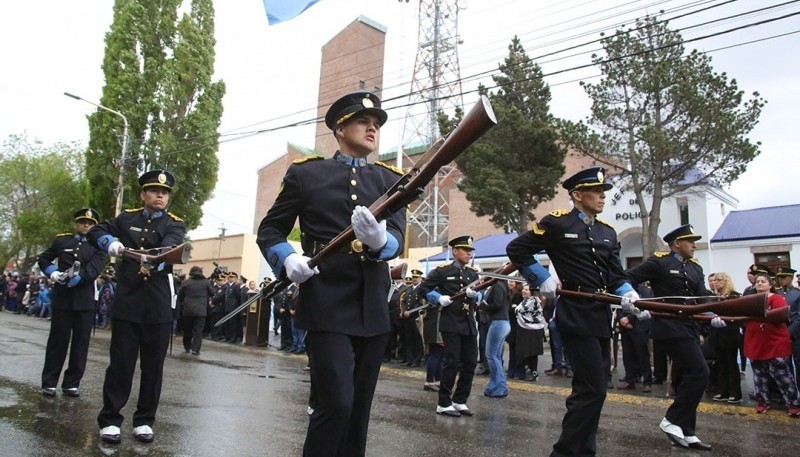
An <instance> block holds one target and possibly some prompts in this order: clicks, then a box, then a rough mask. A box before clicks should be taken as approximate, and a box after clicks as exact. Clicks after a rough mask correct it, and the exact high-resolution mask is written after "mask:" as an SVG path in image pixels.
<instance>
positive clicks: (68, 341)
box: [38, 208, 108, 397]
mask: <svg viewBox="0 0 800 457" xmlns="http://www.w3.org/2000/svg"><path fill="white" fill-rule="evenodd" d="M74 218H75V233H61V234H59V235H56V239H55V240H54V241H53V244H51V245H50V247H49V248H47V250H46V251H44V252H42V253H41V254H39V258H38V263H39V268H40V269H41V270H42V273H44V274H45V275H46V276H48V277H50V279H51V280H52V281H53V284H54V285H53V298H52V305H51V306H52V310H53V311H52V319H51V321H50V336H49V337H48V338H47V350H46V352H45V358H44V369H43V370H42V394H43V395H45V396H48V397H53V396H55V394H56V385H57V384H58V378H59V376H60V375H61V369H62V368H63V366H64V360H65V359H66V357H67V348H68V347H69V348H70V354H69V365H68V366H67V371H66V372H64V380H63V382H62V383H61V391H62V392H63V393H64V395H67V396H69V397H77V396H79V395H80V394H79V392H78V386H79V385H80V383H81V378H83V372H84V371H85V370H86V356H87V354H88V352H89V339H90V338H91V335H92V324H93V322H94V308H95V305H94V280H95V279H97V277H98V276H99V275H100V273H102V271H103V268H104V267H105V264H106V262H107V261H108V255H106V253H105V252H104V251H101V250H99V249H96V248H95V247H94V246H92V245H91V244H89V243H87V242H86V234H87V233H89V229H91V228H92V226H94V225H95V224H97V221H98V220H100V215H99V214H98V213H97V211H95V210H94V209H93V208H83V209H79V210H78V211H77V212H75V215H74ZM75 261H78V262H80V269H79V272H78V274H74V275H73V276H72V277H69V275H68V272H67V270H69V269H70V268H71V267H72V266H73V264H74V263H75Z"/></svg>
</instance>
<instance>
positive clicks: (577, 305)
mask: <svg viewBox="0 0 800 457" xmlns="http://www.w3.org/2000/svg"><path fill="white" fill-rule="evenodd" d="M563 187H564V188H565V189H566V190H567V191H568V192H569V195H570V197H571V198H572V202H573V204H574V208H573V209H572V210H571V211H569V210H556V211H553V212H551V213H550V214H549V215H547V216H545V217H543V218H542V220H541V222H538V223H535V224H533V230H530V231H528V232H525V233H524V234H522V235H520V236H519V237H517V238H516V239H514V240H513V241H511V243H509V245H508V247H507V248H506V252H507V254H508V258H509V259H510V260H511V262H513V263H514V265H516V266H517V269H518V270H519V272H520V273H521V274H522V276H523V277H524V278H525V279H527V281H528V283H529V284H530V286H531V288H539V290H540V292H541V293H542V295H544V296H545V298H547V299H548V301H552V300H554V299H555V293H556V289H557V282H556V279H555V278H554V277H553V276H551V275H550V273H549V272H548V271H547V269H545V268H544V267H543V266H542V265H541V264H540V263H539V262H538V261H537V260H536V258H535V257H534V255H535V254H537V253H539V252H540V251H542V250H545V251H546V252H547V255H548V256H549V257H550V260H551V261H552V262H553V266H554V267H555V269H556V271H557V272H558V277H559V278H560V280H561V283H562V288H563V289H566V290H574V291H581V292H589V293H594V292H604V291H611V292H614V293H616V294H617V295H623V296H624V297H625V298H626V299H627V298H638V297H639V295H638V294H637V293H636V291H635V290H634V289H633V287H632V286H631V285H630V283H629V282H628V280H627V278H626V277H625V273H624V271H623V270H622V265H621V263H620V260H619V243H618V242H617V233H616V232H615V231H614V228H613V227H611V226H610V225H609V224H608V223H606V222H604V221H602V220H600V219H599V218H598V217H597V215H598V214H600V213H601V212H602V211H603V207H604V206H605V191H606V190H608V189H610V188H611V187H612V186H611V184H609V183H607V182H605V169H603V168H601V167H594V168H588V169H585V170H581V171H579V172H578V173H576V174H574V175H572V176H571V177H569V178H568V179H567V180H565V181H564V184H563ZM556 324H557V327H558V330H559V332H560V333H561V334H562V338H563V341H564V348H565V350H566V353H567V356H568V359H569V360H570V361H571V362H572V367H573V372H574V375H573V377H572V394H570V396H569V397H568V398H567V413H566V414H565V415H564V420H563V421H562V427H561V436H560V438H559V440H558V442H557V443H556V444H555V445H554V446H553V452H552V453H551V455H553V456H560V455H594V454H595V453H596V447H597V443H596V435H597V425H598V421H599V420H600V413H601V411H602V409H603V403H604V402H605V398H606V383H607V379H608V375H609V372H610V368H611V364H610V359H609V347H610V339H611V307H610V306H609V305H607V304H604V303H601V302H597V301H592V300H586V299H578V298H573V297H569V296H566V295H564V296H561V297H560V298H559V300H558V312H557V313H556Z"/></svg>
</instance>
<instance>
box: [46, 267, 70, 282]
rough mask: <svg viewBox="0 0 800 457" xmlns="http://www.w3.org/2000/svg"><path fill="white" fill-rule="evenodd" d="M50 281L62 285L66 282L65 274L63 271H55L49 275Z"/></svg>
mask: <svg viewBox="0 0 800 457" xmlns="http://www.w3.org/2000/svg"><path fill="white" fill-rule="evenodd" d="M50 279H51V280H53V282H57V283H59V284H64V283H65V282H66V281H67V273H66V272H64V271H58V270H56V271H54V272H52V273H50Z"/></svg>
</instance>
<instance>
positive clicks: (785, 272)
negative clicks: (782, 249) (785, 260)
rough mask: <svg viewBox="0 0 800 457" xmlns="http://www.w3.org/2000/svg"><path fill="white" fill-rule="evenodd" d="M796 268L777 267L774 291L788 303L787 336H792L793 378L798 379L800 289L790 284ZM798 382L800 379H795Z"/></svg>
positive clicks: (799, 375) (799, 373)
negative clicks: (776, 285) (776, 282)
mask: <svg viewBox="0 0 800 457" xmlns="http://www.w3.org/2000/svg"><path fill="white" fill-rule="evenodd" d="M795 273H797V270H794V269H792V268H788V267H778V270H777V272H776V273H775V277H776V278H777V281H778V287H777V288H775V292H777V293H779V294H781V295H783V298H785V299H786V303H787V304H788V305H789V336H790V337H791V338H792V357H793V358H794V369H795V380H797V379H800V289H798V288H797V287H794V285H792V281H793V280H794V274H795ZM797 383H798V384H800V381H797Z"/></svg>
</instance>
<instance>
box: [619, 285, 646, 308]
mask: <svg viewBox="0 0 800 457" xmlns="http://www.w3.org/2000/svg"><path fill="white" fill-rule="evenodd" d="M638 299H639V294H638V293H637V292H636V291H635V290H631V291H628V292H625V294H623V295H622V300H621V301H620V303H619V304H620V305H622V311H624V312H626V313H630V314H639V313H641V311H640V310H639V308H637V307H636V306H634V304H635V303H636V300H638Z"/></svg>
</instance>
